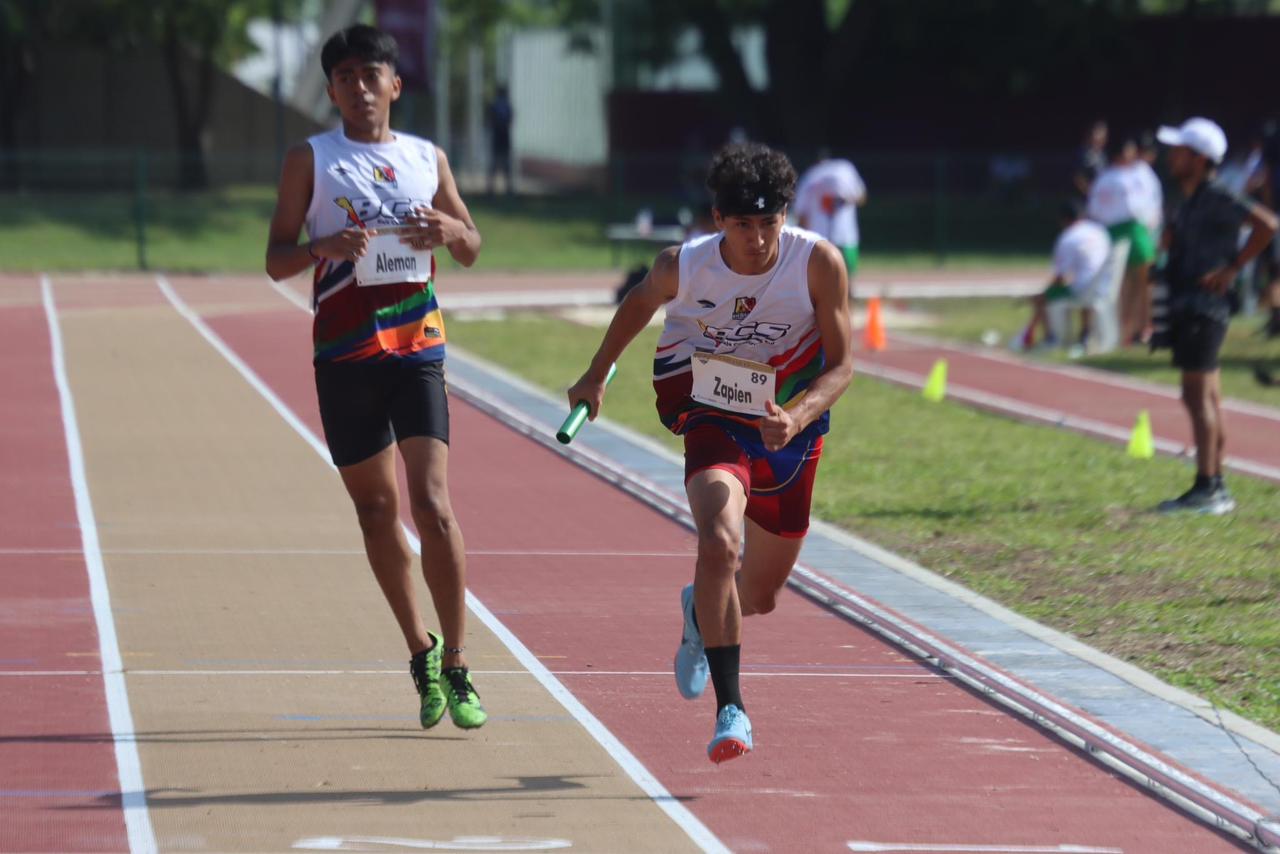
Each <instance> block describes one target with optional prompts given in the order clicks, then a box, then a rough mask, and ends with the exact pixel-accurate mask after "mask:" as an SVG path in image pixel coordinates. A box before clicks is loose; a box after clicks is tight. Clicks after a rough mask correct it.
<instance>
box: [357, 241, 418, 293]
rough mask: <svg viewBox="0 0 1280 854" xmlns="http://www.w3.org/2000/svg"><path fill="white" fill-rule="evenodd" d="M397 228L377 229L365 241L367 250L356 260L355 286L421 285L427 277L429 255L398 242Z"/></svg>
mask: <svg viewBox="0 0 1280 854" xmlns="http://www.w3.org/2000/svg"><path fill="white" fill-rule="evenodd" d="M401 236H402V232H401V230H400V229H398V228H380V229H378V233H377V234H375V235H374V236H373V237H371V238H369V249H368V251H367V252H365V254H364V257H363V258H358V259H356V284H357V285H360V286H362V287H364V286H368V285H391V284H395V283H397V282H425V281H428V280H430V278H431V252H430V250H427V249H414V248H413V247H412V246H410V245H409V244H408V243H401V242H400V238H401Z"/></svg>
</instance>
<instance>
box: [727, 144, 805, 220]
mask: <svg viewBox="0 0 1280 854" xmlns="http://www.w3.org/2000/svg"><path fill="white" fill-rule="evenodd" d="M707 189H708V190H710V191H711V198H712V200H713V202H712V204H714V205H715V208H716V210H718V211H720V215H721V216H758V215H761V214H775V213H778V212H779V211H781V210H782V208H783V207H784V206H786V205H788V204H790V203H791V201H792V200H793V199H795V197H796V170H795V167H794V166H792V165H791V161H790V160H788V159H787V155H785V154H783V153H782V152H781V151H775V150H774V149H772V148H770V147H769V146H767V145H761V144H760V143H758V142H740V143H733V144H730V145H726V146H725V147H724V148H721V149H720V150H719V151H717V152H716V154H715V156H714V157H712V158H711V168H710V169H709V170H708V172H707Z"/></svg>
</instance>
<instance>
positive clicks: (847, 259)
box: [840, 245, 858, 279]
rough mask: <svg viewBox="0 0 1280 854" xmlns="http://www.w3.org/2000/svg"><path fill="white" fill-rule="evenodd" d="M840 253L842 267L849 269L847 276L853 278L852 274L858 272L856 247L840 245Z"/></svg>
mask: <svg viewBox="0 0 1280 854" xmlns="http://www.w3.org/2000/svg"><path fill="white" fill-rule="evenodd" d="M840 252H841V254H843V255H844V268H845V269H846V270H848V271H849V278H850V279H852V278H853V274H854V273H856V272H858V247H857V246H856V245H854V246H841V247H840Z"/></svg>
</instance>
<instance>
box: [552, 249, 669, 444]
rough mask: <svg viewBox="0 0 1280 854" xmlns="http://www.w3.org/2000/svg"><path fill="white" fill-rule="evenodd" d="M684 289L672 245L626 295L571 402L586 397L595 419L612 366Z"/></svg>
mask: <svg viewBox="0 0 1280 854" xmlns="http://www.w3.org/2000/svg"><path fill="white" fill-rule="evenodd" d="M679 289H680V247H679V246H672V247H669V248H667V249H664V250H662V251H661V252H660V253H658V257H657V258H656V259H654V262H653V267H652V268H650V270H649V272H648V274H647V275H646V276H645V277H644V279H643V280H641V282H640V284H638V285H636V286H635V287H634V288H632V289H631V290H629V291H627V295H626V296H625V297H624V298H623V300H622V304H621V305H619V306H618V310H617V311H616V312H614V315H613V320H611V321H610V322H609V328H608V329H607V330H605V333H604V340H602V341H601V342H600V349H598V350H596V354H595V356H593V357H592V359H591V366H590V367H588V368H587V370H586V373H584V374H583V375H582V377H581V378H580V379H579V380H578V381H577V382H576V383H574V384H573V386H572V387H571V388H570V389H569V405H570V406H574V405H575V404H577V403H578V401H580V400H585V401H586V402H587V404H588V406H589V407H590V409H591V415H590V418H591V420H592V421H594V420H595V417H596V414H597V413H598V412H599V411H600V402H601V401H602V400H604V385H605V377H607V376H608V375H609V366H610V365H612V364H613V363H614V362H616V361H617V360H618V358H619V357H620V356H621V355H622V351H623V350H625V349H627V345H628V344H630V343H631V342H632V341H633V340H634V339H635V337H636V336H637V335H639V334H640V330H642V329H644V328H645V326H647V325H648V324H649V321H650V320H652V319H653V316H654V315H655V314H656V313H657V311H658V309H660V308H662V306H664V305H666V304H667V303H669V302H671V300H673V299H675V298H676V293H677V292H678V291H679Z"/></svg>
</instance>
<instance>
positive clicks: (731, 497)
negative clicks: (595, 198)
mask: <svg viewBox="0 0 1280 854" xmlns="http://www.w3.org/2000/svg"><path fill="white" fill-rule="evenodd" d="M795 184H796V173H795V170H794V169H793V168H792V166H791V163H790V162H789V161H788V160H787V158H786V156H785V155H783V154H781V153H780V152H777V151H773V150H771V149H769V148H767V147H765V146H763V145H758V144H752V143H744V144H737V145H730V146H727V147H725V148H724V149H722V150H721V151H720V152H719V153H717V154H716V156H715V158H714V159H713V160H712V162H711V169H710V174H709V176H708V178H707V186H708V188H709V189H710V190H711V194H712V197H713V216H714V219H715V224H716V227H717V229H718V231H717V232H716V233H714V234H711V235H707V236H704V237H700V238H697V239H695V240H692V241H690V242H688V243H686V244H684V245H683V246H680V247H678V248H671V249H666V250H664V251H663V252H662V253H660V254H659V255H658V257H657V260H656V261H655V262H654V265H653V268H652V269H651V270H650V272H649V274H648V276H646V277H645V279H644V281H642V282H641V283H640V284H639V285H637V286H636V287H635V288H633V289H632V290H631V291H630V292H629V293H628V294H627V296H626V298H625V299H624V300H623V301H622V304H621V305H620V306H619V307H618V311H617V313H616V314H615V315H614V317H613V321H612V322H611V323H610V324H609V328H608V330H607V331H606V332H605V335H604V340H603V341H602V342H601V344H600V348H599V350H597V352H596V354H595V356H594V357H593V358H592V360H591V366H590V367H589V368H588V369H587V371H586V373H584V374H583V375H582V378H581V379H579V380H578V382H577V383H575V384H574V386H573V387H572V388H570V389H569V401H570V403H571V404H573V403H576V402H577V401H580V400H585V401H587V402H588V404H589V406H590V410H591V417H592V418H594V417H595V415H596V413H597V412H599V408H600V404H601V401H602V400H603V399H604V391H605V377H606V374H607V372H608V368H609V365H610V364H611V363H613V362H614V361H616V360H617V359H618V357H619V356H620V355H621V354H622V352H623V350H624V349H625V348H626V346H627V345H628V344H629V343H630V342H631V341H632V339H634V338H635V336H636V335H637V334H638V333H639V332H640V330H641V329H643V328H644V327H645V325H646V324H647V323H648V322H649V320H650V318H652V317H653V315H654V314H655V312H657V310H658V309H659V308H661V307H663V306H666V325H665V327H664V329H663V331H662V336H661V338H660V339H659V344H658V349H657V353H656V354H655V357H654V389H655V391H656V392H657V406H658V415H659V417H660V418H661V420H662V423H663V424H665V425H666V426H667V427H668V428H669V429H670V430H671V431H672V432H674V433H676V434H679V435H682V436H684V443H685V490H686V493H687V494H688V497H689V509H690V510H691V512H692V514H693V517H694V521H695V523H696V525H697V529H698V558H697V564H696V567H695V570H694V580H693V584H690V585H688V586H687V587H685V588H684V590H683V591H681V605H682V608H683V611H684V629H683V633H682V637H681V641H680V647H679V649H678V650H677V652H676V657H675V676H676V685H677V688H678V689H679V691H680V693H681V695H682V696H684V697H686V698H688V699H694V698H696V697H698V696H700V695H701V694H702V692H703V691H704V690H705V688H706V683H707V679H708V676H709V677H710V679H711V682H712V684H713V686H714V688H715V695H716V723H715V732H714V735H713V737H712V739H711V743H710V744H709V745H708V746H707V755H708V756H709V757H710V758H711V760H712V761H713V762H717V763H719V762H723V761H725V760H727V759H732V758H734V757H736V756H741V755H742V754H744V753H747V752H749V751H750V750H751V749H752V747H753V742H752V735H751V722H750V720H749V719H748V718H747V714H746V709H745V706H744V704H743V701H742V693H741V689H740V686H739V683H738V670H739V659H740V652H741V643H742V618H743V617H744V616H750V615H752V614H767V613H769V612H770V611H772V610H773V609H774V606H775V604H776V598H777V595H778V592H779V590H781V589H782V586H783V585H784V584H785V583H786V580H787V576H788V575H789V574H790V573H791V568H792V566H793V565H794V564H795V561H796V557H797V556H798V555H799V553H800V547H801V545H802V543H803V542H804V536H805V534H806V533H807V531H808V528H809V505H810V499H811V497H812V494H813V484H814V476H815V474H816V472H817V466H818V458H819V457H820V456H821V454H822V437H823V434H825V433H826V432H827V423H828V417H829V416H828V409H829V408H830V407H831V405H832V404H833V403H834V402H835V401H836V399H837V398H839V397H840V395H841V394H843V393H844V390H845V389H846V388H847V387H848V385H849V380H850V379H851V377H852V375H853V358H852V349H851V343H852V331H851V326H850V321H849V280H848V275H847V273H846V271H845V263H844V259H843V258H842V257H841V254H840V252H839V250H837V249H836V247H835V246H833V245H832V244H830V243H828V242H827V241H825V240H823V239H821V238H820V237H819V236H818V235H816V234H814V233H812V232H808V231H804V230H801V229H797V228H790V227H786V226H785V222H786V213H787V204H788V203H789V202H791V200H792V199H793V198H794V196H795ZM744 524H745V527H746V544H745V547H741V548H740V546H741V544H742V536H743V527H744Z"/></svg>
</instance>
